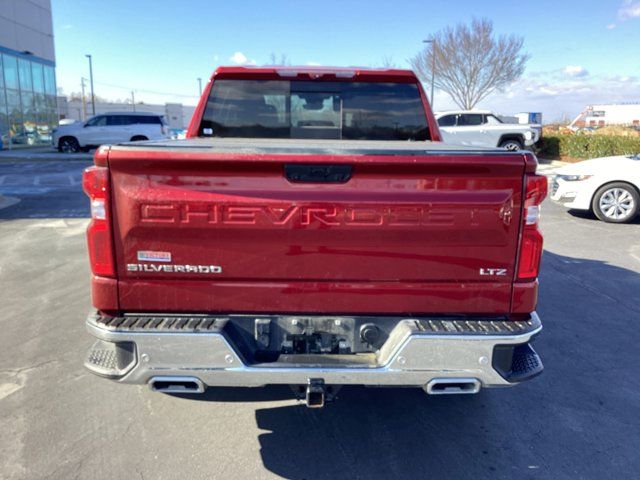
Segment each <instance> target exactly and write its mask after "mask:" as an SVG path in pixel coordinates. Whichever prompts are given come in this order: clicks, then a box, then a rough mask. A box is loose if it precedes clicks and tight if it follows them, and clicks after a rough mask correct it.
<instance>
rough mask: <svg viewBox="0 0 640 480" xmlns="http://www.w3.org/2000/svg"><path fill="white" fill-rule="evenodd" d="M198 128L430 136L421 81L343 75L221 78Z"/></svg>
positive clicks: (277, 134) (242, 133)
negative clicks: (292, 78)
mask: <svg viewBox="0 0 640 480" xmlns="http://www.w3.org/2000/svg"><path fill="white" fill-rule="evenodd" d="M198 134H199V135H200V136H209V137H211V136H213V137H246V138H251V137H253V138H311V139H345V140H415V141H420V140H429V139H430V137H429V129H428V126H427V119H426V115H425V111H424V107H423V104H422V99H421V97H420V92H419V89H418V86H417V85H416V84H412V83H377V82H339V81H336V82H332V81H330V82H314V81H290V80H226V79H220V80H216V81H215V82H214V83H213V86H212V89H211V94H210V96H209V99H208V101H207V105H206V108H205V112H204V115H203V119H202V122H201V124H200V129H199V132H198Z"/></svg>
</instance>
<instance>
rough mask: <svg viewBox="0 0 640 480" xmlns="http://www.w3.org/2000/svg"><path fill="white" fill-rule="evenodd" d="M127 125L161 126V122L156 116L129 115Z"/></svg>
mask: <svg viewBox="0 0 640 480" xmlns="http://www.w3.org/2000/svg"><path fill="white" fill-rule="evenodd" d="M129 123H130V124H132V125H135V124H141V123H143V124H157V125H160V124H162V120H161V119H160V117H159V116H157V115H129Z"/></svg>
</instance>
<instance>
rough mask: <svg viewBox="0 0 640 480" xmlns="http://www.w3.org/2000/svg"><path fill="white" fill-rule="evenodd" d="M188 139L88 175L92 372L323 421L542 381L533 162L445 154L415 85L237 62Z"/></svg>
mask: <svg viewBox="0 0 640 480" xmlns="http://www.w3.org/2000/svg"><path fill="white" fill-rule="evenodd" d="M264 80H268V81H264ZM187 137H188V138H186V139H184V140H164V141H150V142H142V143H128V144H126V145H125V146H120V145H114V146H107V147H102V148H100V149H99V150H97V152H96V155H95V166H92V167H89V168H88V169H86V170H85V172H84V178H83V186H84V190H85V192H86V193H87V195H88V196H89V198H90V202H91V214H92V221H91V223H90V225H89V227H88V230H87V237H88V252H89V259H90V264H91V268H92V272H93V276H92V277H91V284H92V289H91V290H92V299H93V305H94V307H95V310H94V311H93V312H92V313H91V314H90V315H89V317H88V318H87V328H88V330H89V332H90V333H91V334H92V335H94V336H95V337H96V341H95V343H94V345H93V346H92V347H90V349H89V352H88V355H87V357H86V363H85V365H86V366H87V368H88V369H89V370H90V371H92V372H93V373H96V374H98V375H101V376H103V377H107V378H111V379H112V380H115V381H117V382H120V383H129V384H147V385H149V387H150V388H151V390H154V391H158V392H166V393H177V392H179V393H202V392H203V391H204V389H205V388H206V387H223V386H243V387H249V386H261V385H268V384H284V385H291V386H293V387H294V388H293V391H294V392H296V395H299V396H300V398H302V399H305V400H306V403H307V406H309V407H321V406H322V405H324V402H325V399H327V400H328V399H330V398H331V397H332V396H333V395H334V394H335V391H336V390H337V389H338V388H339V387H340V386H342V385H345V384H357V385H369V386H396V387H397V386H413V387H418V388H420V387H421V388H423V389H424V390H425V391H426V392H427V393H428V394H434V395H443V394H471V393H477V392H478V391H479V390H480V388H484V387H507V386H512V385H515V384H518V383H521V382H522V381H524V380H529V379H531V378H533V377H534V376H536V375H538V374H539V373H541V372H542V369H543V366H542V362H541V360H540V358H539V357H538V354H537V353H536V352H535V350H534V349H533V347H532V346H531V343H530V342H531V341H532V339H533V338H534V337H535V336H536V335H537V334H538V333H539V332H540V330H541V329H542V324H541V322H540V319H539V318H538V315H537V314H536V312H535V309H536V302H537V292H538V280H537V277H538V268H539V264H540V255H541V253H542V235H541V233H540V231H539V229H538V220H539V211H540V210H539V205H540V203H541V202H542V200H543V199H544V197H545V195H546V191H547V179H546V177H544V176H541V175H537V174H536V167H537V161H536V158H535V156H534V155H533V154H532V153H531V152H509V151H505V150H502V149H496V148H491V149H488V148H478V147H469V146H456V147H451V146H450V145H446V144H443V143H442V142H441V141H440V140H441V137H440V134H439V132H438V127H437V124H436V122H435V118H434V117H433V115H432V113H431V111H430V110H429V109H428V103H427V101H426V98H425V96H424V92H423V91H422V87H421V85H420V81H419V80H418V78H417V77H416V76H415V74H414V73H413V72H410V71H406V70H366V69H329V68H326V67H318V68H308V67H304V68H299V69H298V68H296V67H277V68H267V67H254V68H246V67H222V68H219V69H218V70H217V71H216V72H215V73H214V75H213V77H212V79H211V81H210V82H209V83H208V84H207V89H206V90H205V92H204V93H203V96H202V98H201V100H200V103H199V105H198V107H197V109H196V111H195V113H194V115H193V118H192V121H191V125H190V126H189V130H188V133H187ZM480 164H482V168H479V165H480Z"/></svg>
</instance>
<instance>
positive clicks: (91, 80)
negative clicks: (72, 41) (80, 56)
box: [85, 55, 96, 115]
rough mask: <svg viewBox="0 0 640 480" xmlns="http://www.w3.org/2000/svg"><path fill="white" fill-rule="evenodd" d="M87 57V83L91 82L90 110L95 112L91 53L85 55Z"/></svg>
mask: <svg viewBox="0 0 640 480" xmlns="http://www.w3.org/2000/svg"><path fill="white" fill-rule="evenodd" d="M85 57H87V58H88V59H89V83H91V112H93V115H95V114H96V98H95V96H94V95H93V62H92V61H91V55H85Z"/></svg>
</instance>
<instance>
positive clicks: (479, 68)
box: [409, 19, 529, 110]
mask: <svg viewBox="0 0 640 480" xmlns="http://www.w3.org/2000/svg"><path fill="white" fill-rule="evenodd" d="M429 40H432V42H431V43H429V44H428V46H427V47H426V48H424V49H423V50H422V51H421V52H419V53H418V54H417V55H416V56H415V57H413V58H411V59H410V60H409V63H410V64H411V66H412V67H413V69H414V70H415V71H416V72H417V73H418V75H419V76H420V78H421V79H422V80H423V81H425V82H426V81H430V80H431V75H432V74H433V72H432V71H431V69H432V65H433V63H432V62H433V60H434V56H435V86H436V88H437V89H438V90H442V91H444V92H447V93H448V94H449V95H450V96H451V98H453V100H454V101H455V102H456V103H457V104H458V105H459V106H460V107H461V108H464V109H465V110H470V109H472V108H473V107H474V106H476V105H477V104H478V102H480V101H481V100H482V99H483V98H486V97H487V95H489V94H490V93H492V92H494V91H496V90H498V91H501V90H503V89H504V88H505V87H506V86H507V85H509V84H511V83H513V82H514V81H516V80H517V79H518V78H520V77H521V76H522V73H523V72H524V68H525V64H526V63H527V60H528V59H529V55H528V54H526V53H522V45H523V42H524V39H523V38H522V37H518V36H515V35H508V36H506V35H501V36H499V37H496V36H494V34H493V24H492V23H491V21H490V20H487V19H481V20H477V19H473V20H472V22H471V25H465V24H458V25H456V26H455V27H453V28H452V27H447V28H445V29H443V30H441V31H439V32H437V33H436V34H434V35H433V36H432V37H430V39H429Z"/></svg>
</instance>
